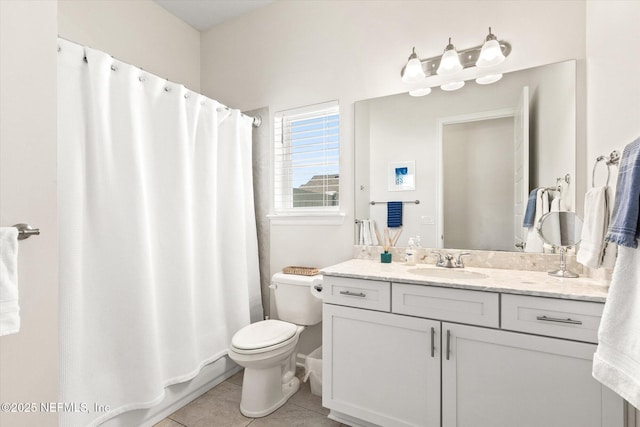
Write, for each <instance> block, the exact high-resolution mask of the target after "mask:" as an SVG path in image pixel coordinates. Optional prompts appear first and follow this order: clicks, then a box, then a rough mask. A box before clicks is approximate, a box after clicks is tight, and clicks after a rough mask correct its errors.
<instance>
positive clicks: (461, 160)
mask: <svg viewBox="0 0 640 427" xmlns="http://www.w3.org/2000/svg"><path fill="white" fill-rule="evenodd" d="M575 153H576V63H575V61H566V62H561V63H557V64H550V65H545V66H541V67H536V68H531V69H527V70H522V71H516V72H512V73H508V74H505V75H504V77H503V78H502V79H501V80H500V81H498V82H497V83H494V84H491V85H478V84H476V83H475V82H473V81H470V82H467V84H466V86H465V87H463V88H462V89H459V90H457V91H455V92H444V91H442V90H440V89H434V90H433V92H432V93H431V94H429V95H427V96H424V97H411V96H409V95H408V94H398V95H392V96H386V97H381V98H374V99H368V100H364V101H359V102H356V104H355V168H356V169H355V174H356V179H355V185H356V188H355V195H356V220H362V219H371V220H375V223H376V224H377V228H378V230H380V231H381V230H382V229H383V228H384V227H385V226H386V224H387V205H386V203H387V202H389V201H402V202H406V203H404V204H403V215H402V222H403V230H402V234H401V236H400V239H399V241H398V243H397V245H398V246H406V244H407V241H408V239H409V237H413V236H416V235H418V236H420V238H421V242H422V245H423V246H425V247H432V248H455V249H484V250H503V251H517V250H520V249H518V247H517V246H516V245H517V244H518V243H520V242H522V241H523V240H524V239H525V237H524V234H525V233H526V230H524V229H523V228H522V216H523V214H524V209H525V204H526V200H527V196H528V194H529V191H530V190H531V189H533V188H538V187H552V188H555V187H556V185H557V184H558V182H557V179H558V178H562V180H561V182H560V184H561V192H557V193H556V197H562V199H563V202H564V203H563V205H564V206H565V208H566V209H568V210H573V206H574V203H575V186H574V178H575V167H576V160H575ZM394 171H396V172H394ZM397 171H401V172H400V173H408V175H409V178H410V180H409V181H408V183H409V185H403V184H405V183H402V182H400V184H398V182H397V181H394V173H397ZM396 178H397V175H396ZM400 178H401V179H402V178H403V177H402V176H401V177H400ZM564 178H567V179H566V180H565V179H564ZM415 201H419V203H415ZM372 202H374V204H372ZM356 228H357V227H356ZM356 234H357V233H356ZM356 243H358V241H357V240H356Z"/></svg>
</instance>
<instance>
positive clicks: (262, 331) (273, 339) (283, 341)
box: [231, 319, 298, 354]
mask: <svg viewBox="0 0 640 427" xmlns="http://www.w3.org/2000/svg"><path fill="white" fill-rule="evenodd" d="M297 331H298V326H297V325H294V324H293V323H289V322H283V321H282V320H271V319H270V320H263V321H260V322H256V323H252V324H251V325H248V326H245V327H244V328H242V329H241V330H239V331H238V332H236V334H235V335H234V336H233V338H232V340H231V346H232V347H233V350H234V351H235V352H237V353H240V354H254V353H264V352H267V351H271V350H276V349H278V348H280V347H284V346H286V345H288V344H290V343H291V342H292V341H295V340H297Z"/></svg>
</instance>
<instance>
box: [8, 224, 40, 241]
mask: <svg viewBox="0 0 640 427" xmlns="http://www.w3.org/2000/svg"><path fill="white" fill-rule="evenodd" d="M13 227H15V228H17V229H18V240H24V239H28V238H29V237H31V236H37V235H39V234H40V229H39V228H33V227H31V226H30V225H29V224H22V223H20V224H14V225H13Z"/></svg>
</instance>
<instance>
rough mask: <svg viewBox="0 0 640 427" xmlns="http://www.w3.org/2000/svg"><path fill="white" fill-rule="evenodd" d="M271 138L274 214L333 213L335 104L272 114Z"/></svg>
mask: <svg viewBox="0 0 640 427" xmlns="http://www.w3.org/2000/svg"><path fill="white" fill-rule="evenodd" d="M274 136H275V138H274V154H275V159H274V174H275V175H274V207H275V212H276V213H286V212H305V211H337V210H338V209H339V200H340V193H339V188H340V170H339V167H340V112H339V107H338V102H337V101H334V102H328V103H324V104H319V105H313V106H309V107H304V108H296V109H294V110H288V111H283V112H279V113H276V115H275V123H274Z"/></svg>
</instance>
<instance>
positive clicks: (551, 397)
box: [442, 323, 623, 427]
mask: <svg viewBox="0 0 640 427" xmlns="http://www.w3.org/2000/svg"><path fill="white" fill-rule="evenodd" d="M442 334H443V344H442V346H443V350H442V351H443V353H442V359H443V360H442V401H443V407H442V425H443V427H454V426H455V427H514V426H518V427H620V426H622V425H623V408H622V399H621V398H620V397H618V396H617V395H615V393H613V392H612V391H611V390H609V389H608V388H606V387H604V386H602V385H601V384H600V383H599V382H597V381H596V380H594V379H593V377H592V376H591V365H592V356H593V353H594V352H595V349H596V346H595V345H593V344H586V343H580V342H574V341H566V340H561V339H556V338H545V337H538V336H532V335H526V334H521V333H515V332H505V331H498V330H493V329H485V328H479V327H472V326H463V325H454V324H450V323H443V325H442ZM447 334H449V338H447ZM447 342H449V345H447Z"/></svg>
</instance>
